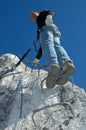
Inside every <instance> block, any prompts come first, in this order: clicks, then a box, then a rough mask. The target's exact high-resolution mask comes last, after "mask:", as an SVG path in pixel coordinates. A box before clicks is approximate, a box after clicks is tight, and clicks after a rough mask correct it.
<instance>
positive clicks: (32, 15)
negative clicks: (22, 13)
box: [30, 11, 39, 22]
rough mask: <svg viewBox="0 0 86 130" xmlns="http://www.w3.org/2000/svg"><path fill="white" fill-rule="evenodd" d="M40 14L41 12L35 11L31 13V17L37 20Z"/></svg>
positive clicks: (34, 20)
mask: <svg viewBox="0 0 86 130" xmlns="http://www.w3.org/2000/svg"><path fill="white" fill-rule="evenodd" d="M38 16H39V13H38V12H36V11H34V12H31V13H30V18H31V20H32V21H33V22H37V17H38Z"/></svg>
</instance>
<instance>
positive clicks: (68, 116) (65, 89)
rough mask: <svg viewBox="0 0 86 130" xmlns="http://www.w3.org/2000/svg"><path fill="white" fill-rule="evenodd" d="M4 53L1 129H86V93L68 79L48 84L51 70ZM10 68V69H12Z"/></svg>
mask: <svg viewBox="0 0 86 130" xmlns="http://www.w3.org/2000/svg"><path fill="white" fill-rule="evenodd" d="M18 61H19V59H18V57H16V56H15V55H12V54H5V55H3V56H1V57H0V130H81V129H83V130H86V93H85V91H84V90H83V89H81V88H79V87H78V86H76V85H74V84H73V83H72V82H67V83H66V84H65V85H63V86H60V85H57V86H55V87H54V88H52V89H48V88H46V84H45V82H42V81H43V79H44V78H45V77H46V75H47V72H46V71H44V70H40V71H38V70H37V69H33V70H32V69H31V68H29V67H26V65H24V64H23V63H21V64H20V65H19V66H18V67H17V68H15V69H14V70H12V69H13V68H12V67H14V66H15V64H16V63H17V62H18ZM9 70H10V71H9Z"/></svg>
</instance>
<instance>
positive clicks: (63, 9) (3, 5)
mask: <svg viewBox="0 0 86 130" xmlns="http://www.w3.org/2000/svg"><path fill="white" fill-rule="evenodd" d="M44 9H51V10H53V11H54V12H55V13H56V17H55V19H54V23H55V24H56V25H57V26H58V27H59V29H60V31H61V34H62V37H61V44H62V46H63V47H64V48H65V49H66V51H67V52H68V54H69V56H70V57H71V59H72V60H73V62H74V64H75V66H76V73H75V74H74V75H73V78H74V83H75V84H76V85H77V86H79V87H81V88H84V89H85V90H86V79H85V77H86V57H85V56H86V0H46V1H45V0H31V1H30V0H0V45H1V47H0V55H2V54H6V53H11V54H15V55H17V56H20V55H23V54H24V53H25V51H26V50H27V49H28V48H29V47H30V46H31V44H32V42H33V40H34V38H35V37H36V29H37V27H36V25H35V23H33V22H32V21H31V20H30V18H29V13H30V12H31V11H33V10H36V11H39V12H40V11H41V10H44ZM35 55H36V52H35V51H34V50H32V51H31V54H30V55H28V56H27V58H28V59H29V60H30V61H32V60H33V59H34V58H35ZM44 62H45V57H44V56H43V57H42V58H41V61H40V63H44ZM45 64H46V63H45Z"/></svg>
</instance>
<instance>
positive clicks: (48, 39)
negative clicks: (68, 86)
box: [30, 10, 75, 88]
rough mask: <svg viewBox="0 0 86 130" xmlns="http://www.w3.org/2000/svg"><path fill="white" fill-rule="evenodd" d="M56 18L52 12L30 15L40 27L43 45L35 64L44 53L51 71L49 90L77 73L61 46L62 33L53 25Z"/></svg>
mask: <svg viewBox="0 0 86 130" xmlns="http://www.w3.org/2000/svg"><path fill="white" fill-rule="evenodd" d="M54 16H55V13H54V12H52V11H51V10H43V11H41V12H40V13H38V12H36V11H34V12H31V13H30V18H31V20H32V21H33V22H35V23H36V24H37V26H38V30H37V32H38V37H39V39H40V44H41V47H40V48H39V51H38V54H37V56H36V58H35V60H34V61H33V64H34V65H36V64H38V62H39V60H40V57H41V55H42V52H43V54H44V55H45V57H46V61H47V65H48V69H49V71H48V76H47V78H46V86H47V87H48V88H53V87H54V86H55V85H56V84H58V85H61V84H64V83H66V82H67V81H68V79H69V77H70V76H71V75H72V74H73V73H74V71H75V66H74V65H73V63H72V60H71V59H70V57H69V56H68V54H67V52H66V50H65V49H64V48H63V47H62V46H61V44H60V37H61V33H60V31H59V30H58V27H57V26H56V25H55V24H53V19H54Z"/></svg>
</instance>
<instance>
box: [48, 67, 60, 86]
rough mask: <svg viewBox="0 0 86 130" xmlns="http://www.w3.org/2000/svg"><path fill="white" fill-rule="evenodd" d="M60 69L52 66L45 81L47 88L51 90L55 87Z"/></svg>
mask: <svg viewBox="0 0 86 130" xmlns="http://www.w3.org/2000/svg"><path fill="white" fill-rule="evenodd" d="M59 71H60V68H59V67H58V66H57V65H53V66H52V67H51V70H50V71H49V73H48V76H47V79H46V86H47V88H53V87H54V86H55V85H56V79H57V78H58V77H59Z"/></svg>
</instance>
